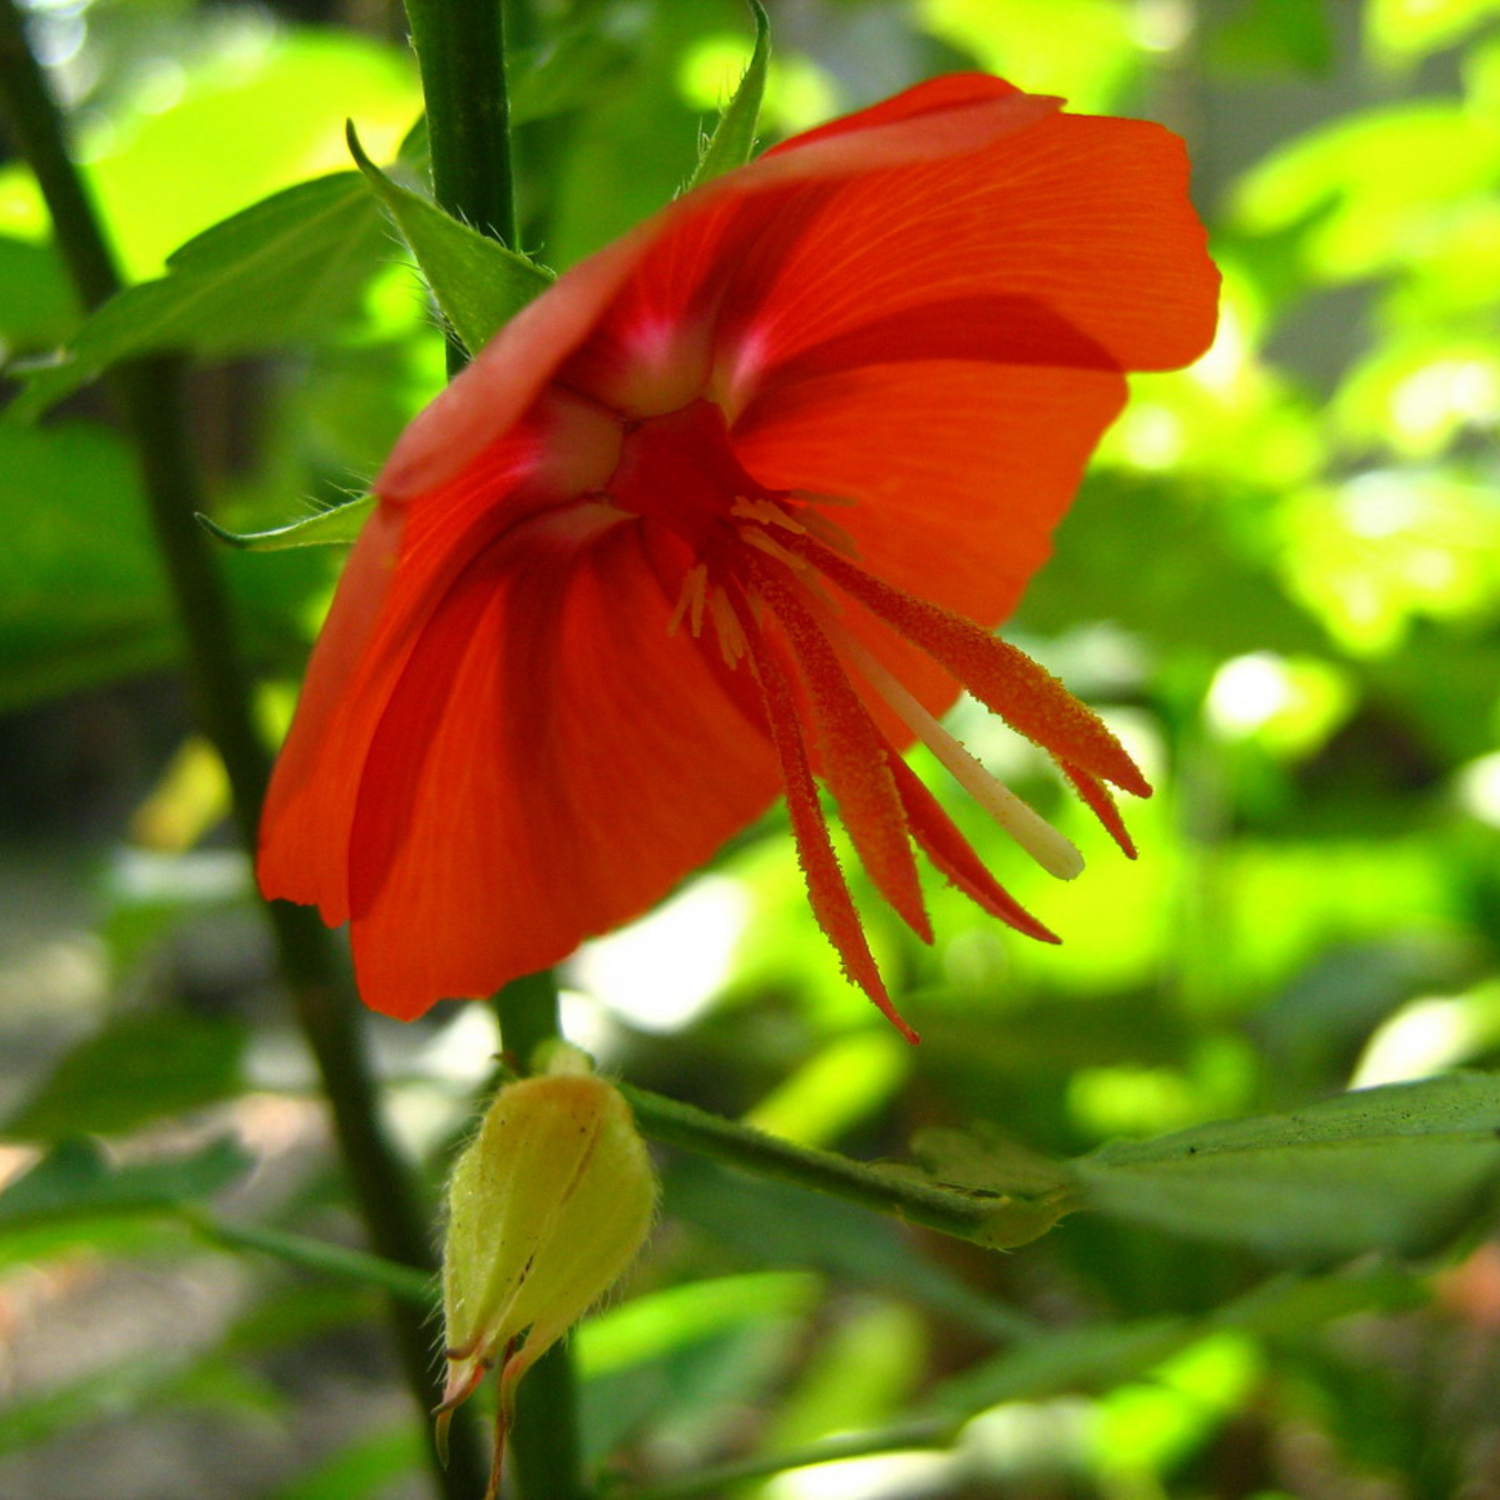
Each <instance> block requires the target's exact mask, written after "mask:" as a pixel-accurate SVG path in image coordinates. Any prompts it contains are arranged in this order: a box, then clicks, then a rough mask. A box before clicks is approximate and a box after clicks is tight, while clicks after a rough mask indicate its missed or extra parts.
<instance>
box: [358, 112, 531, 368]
mask: <svg viewBox="0 0 1500 1500" xmlns="http://www.w3.org/2000/svg"><path fill="white" fill-rule="evenodd" d="M348 137H349V151H350V154H351V155H352V156H353V157H354V160H355V162H356V163H357V164H358V166H359V169H360V171H361V172H363V173H364V174H365V177H366V179H367V180H368V181H369V184H370V186H371V188H372V189H373V190H374V192H375V194H376V196H377V197H378V198H379V199H380V201H381V202H382V203H383V204H385V206H386V208H387V209H388V210H389V211H390V215H391V217H392V218H393V219H394V220H395V221H396V227H397V228H398V229H400V231H401V233H402V235H403V237H404V238H405V240H406V243H407V244H408V245H410V246H411V249H412V253H413V254H414V255H415V256H416V257H417V264H418V265H420V266H421V268H422V274H423V275H424V276H425V277H426V278H427V284H428V286H430V287H431V288H432V295H433V296H434V297H435V298H436V299H437V304H438V306H439V307H440V308H441V309H442V312H443V316H444V317H445V318H447V320H448V322H449V323H450V324H451V325H452V328H453V331H454V332H455V333H456V334H457V335H458V337H459V338H460V340H462V342H463V345H464V347H465V348H466V349H467V350H468V351H469V352H470V353H471V354H473V353H476V352H477V351H478V350H479V349H481V348H482V347H483V346H484V345H485V344H486V343H488V342H489V340H490V338H491V337H492V336H493V335H494V333H495V332H496V330H497V329H499V328H500V327H501V326H502V325H503V324H505V323H507V322H508V321H509V320H510V319H511V318H513V317H514V316H515V315H516V313H518V312H520V310H521V309H522V308H523V307H525V306H526V304H527V303H528V302H530V301H531V300H532V298H534V297H536V296H538V295H539V294H540V293H542V292H544V291H546V290H547V288H548V287H549V286H551V284H552V280H553V278H552V274H551V273H550V272H549V271H547V270H545V269H544V268H543V267H541V266H539V265H537V264H536V263H535V262H533V261H531V260H528V259H527V258H526V257H525V256H524V255H518V254H517V253H516V252H515V251H514V250H508V249H507V248H506V247H505V246H504V245H502V244H501V243H500V242H499V240H493V239H491V238H490V237H489V236H488V235H484V234H480V233H479V231H478V230H477V229H471V228H469V226H468V225H467V224H461V223H460V222H459V221H458V220H457V219H455V218H453V217H452V216H451V215H449V214H446V213H444V212H443V210H442V209H440V208H439V207H438V206H437V205H436V204H435V203H432V202H430V201H429V200H428V199H426V198H424V197H422V196H421V194H419V193H414V192H412V190H411V189H410V188H404V187H401V186H399V185H398V184H397V183H395V182H392V181H391V179H390V178H389V177H387V176H386V174H385V173H384V172H382V171H381V170H380V168H379V167H377V166H376V165H375V164H374V163H373V162H372V161H371V160H370V159H369V157H367V156H366V155H365V153H364V150H363V149H362V148H361V146H360V144H359V137H358V136H357V135H356V134H355V133H354V125H353V123H352V122H351V123H350V124H349V126H348Z"/></svg>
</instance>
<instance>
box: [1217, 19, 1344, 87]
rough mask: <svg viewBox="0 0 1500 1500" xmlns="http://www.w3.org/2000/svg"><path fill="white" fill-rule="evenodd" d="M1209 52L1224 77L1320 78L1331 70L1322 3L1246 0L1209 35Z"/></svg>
mask: <svg viewBox="0 0 1500 1500" xmlns="http://www.w3.org/2000/svg"><path fill="white" fill-rule="evenodd" d="M1207 52H1208V59H1209V61H1210V63H1211V64H1212V65H1213V66H1214V67H1216V68H1218V69H1220V70H1222V71H1224V72H1232V73H1248V74H1251V75H1257V74H1266V73H1277V72H1296V73H1303V74H1307V75H1309V76H1313V77H1322V76H1323V75H1325V74H1327V73H1328V72H1329V71H1330V70H1331V69H1332V67H1333V61H1334V42H1333V28H1332V26H1331V24H1330V21H1329V16H1328V13H1327V10H1326V8H1325V6H1324V5H1323V0H1250V4H1249V5H1247V6H1244V7H1242V8H1241V9H1240V10H1238V11H1235V12H1232V13H1230V14H1229V15H1227V16H1226V17H1225V18H1224V20H1223V21H1221V22H1220V23H1219V25H1218V26H1217V27H1216V28H1215V29H1213V30H1212V31H1211V32H1210V34H1209V41H1208V48H1207Z"/></svg>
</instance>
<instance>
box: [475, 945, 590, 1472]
mask: <svg viewBox="0 0 1500 1500" xmlns="http://www.w3.org/2000/svg"><path fill="white" fill-rule="evenodd" d="M496 1004H497V1006H498V1007H499V1012H500V1035H501V1039H502V1041H503V1043H504V1047H505V1051H506V1054H507V1056H508V1057H509V1058H510V1059H512V1060H513V1061H514V1063H515V1064H516V1066H517V1067H518V1068H519V1070H520V1071H521V1072H522V1073H523V1074H524V1073H527V1072H530V1071H531V1068H532V1063H533V1059H534V1058H535V1057H536V1053H537V1049H538V1047H540V1046H542V1045H543V1044H544V1043H546V1042H549V1041H556V1040H558V1039H559V1038H560V1037H561V1036H562V1027H561V1025H560V1024H559V1017H558V1005H557V979H556V976H555V975H554V974H553V973H552V972H551V971H550V970H546V971H544V972H542V973H540V974H530V975H528V976H527V977H526V978H524V979H517V980H515V981H514V982H513V983H511V984H509V985H507V986H506V987H505V988H504V989H503V990H501V991H500V994H499V996H498V998H497V1001H496ZM510 1444H511V1453H512V1454H513V1456H514V1460H515V1472H516V1483H517V1487H518V1488H519V1490H520V1493H521V1500H588V1496H589V1493H590V1492H589V1489H588V1486H587V1485H586V1484H585V1482H584V1478H583V1454H582V1448H581V1446H580V1441H579V1432H578V1392H577V1377H576V1374H575V1372H574V1369H573V1356H572V1353H571V1352H570V1350H569V1349H568V1346H567V1344H566V1342H561V1343H556V1344H554V1345H553V1346H552V1347H551V1348H550V1349H549V1350H548V1351H547V1352H546V1353H545V1354H544V1355H543V1356H542V1357H541V1359H539V1360H538V1361H537V1362H536V1364H535V1365H533V1366H532V1367H531V1369H530V1370H529V1371H528V1372H527V1375H526V1378H525V1379H524V1380H523V1381H522V1382H521V1383H520V1385H519V1386H517V1387H516V1422H515V1430H514V1431H513V1432H512V1433H511V1434H510Z"/></svg>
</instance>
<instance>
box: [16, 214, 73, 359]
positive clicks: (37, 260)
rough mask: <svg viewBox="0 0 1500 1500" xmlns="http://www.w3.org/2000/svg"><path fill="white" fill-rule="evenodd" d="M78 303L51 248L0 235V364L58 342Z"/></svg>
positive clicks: (70, 324)
mask: <svg viewBox="0 0 1500 1500" xmlns="http://www.w3.org/2000/svg"><path fill="white" fill-rule="evenodd" d="M77 322H78V304H77V301H76V300H75V299H74V296H73V290H72V288H71V286H69V284H68V278H67V276H66V274H65V273H64V271H63V268H62V264H61V262H60V261H59V260H58V257H57V252H56V251H55V250H54V249H53V248H52V246H51V245H37V244H32V243H31V242H30V241H28V240H18V239H12V238H11V237H10V236H9V235H0V360H7V359H9V358H10V357H11V356H13V355H15V354H17V353H22V354H29V353H32V352H35V351H37V350H41V349H48V348H52V347H54V346H56V345H57V344H60V343H62V341H63V340H64V339H65V338H67V337H68V335H69V334H70V333H71V332H72V331H73V329H74V327H75V326H76V325H77Z"/></svg>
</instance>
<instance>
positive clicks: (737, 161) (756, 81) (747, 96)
mask: <svg viewBox="0 0 1500 1500" xmlns="http://www.w3.org/2000/svg"><path fill="white" fill-rule="evenodd" d="M749 5H750V9H751V10H753V11H754V12H755V50H754V52H752V53H751V54H750V63H749V66H748V67H746V69H745V76H744V77H743V78H742V79H740V86H739V87H738V88H737V89H736V90H735V91H734V98H733V99H731V100H730V101H729V103H728V105H727V106H726V107H725V110H724V112H723V114H721V115H720V116H719V123H718V125H717V126H715V127H714V133H713V134H712V135H711V136H710V137H709V138H708V140H707V141H705V142H704V144H703V150H702V151H701V152H699V154H698V166H697V168H696V169H695V170H694V172H693V175H692V177H691V178H689V180H688V188H689V189H692V188H695V187H701V186H702V185H703V184H704V183H705V182H708V181H710V180H711V179H712V178H715V177H718V176H721V175H722V174H723V173H725V172H731V171H733V170H734V168H736V167H742V166H744V165H745V163H746V162H747V161H749V160H750V158H751V156H752V155H753V154H754V151H755V132H756V130H757V128H758V127H759V125H760V101H761V98H762V96H763V95H764V94H765V91H766V69H767V67H768V66H769V64H770V61H771V22H770V19H769V18H768V17H767V15H766V11H765V7H764V6H763V5H762V4H761V3H760V0H749Z"/></svg>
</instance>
